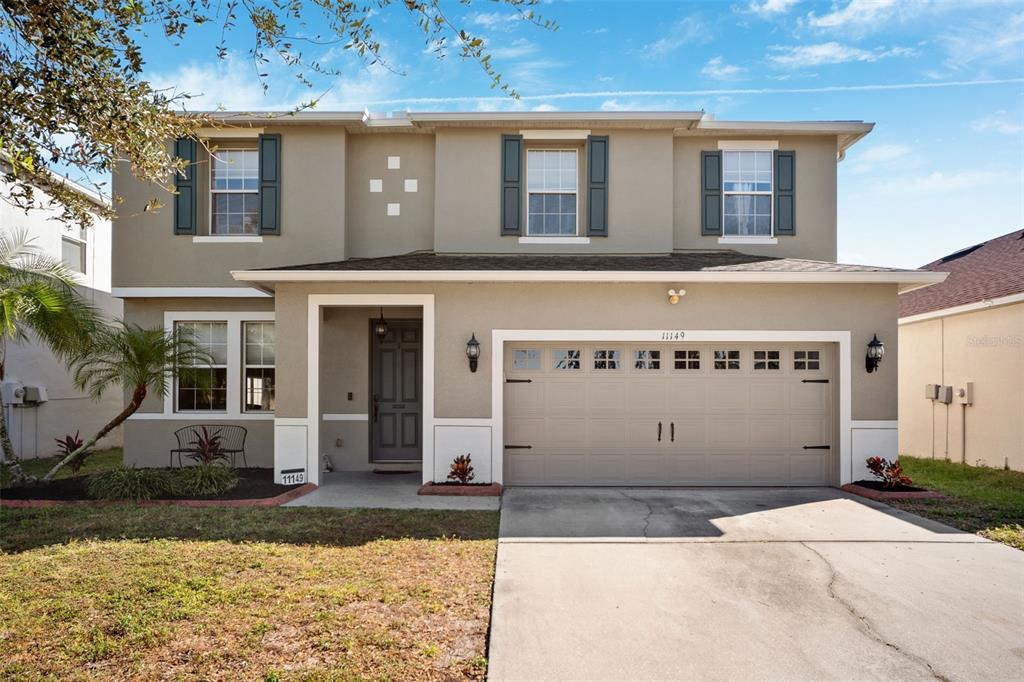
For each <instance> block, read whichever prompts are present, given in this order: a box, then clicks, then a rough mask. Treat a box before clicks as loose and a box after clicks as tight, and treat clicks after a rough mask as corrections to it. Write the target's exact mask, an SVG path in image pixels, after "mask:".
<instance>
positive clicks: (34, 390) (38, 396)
mask: <svg viewBox="0 0 1024 682" xmlns="http://www.w3.org/2000/svg"><path fill="white" fill-rule="evenodd" d="M47 400H49V398H48V397H47V396H46V386H26V387H25V402H26V403H45V402H46V401H47Z"/></svg>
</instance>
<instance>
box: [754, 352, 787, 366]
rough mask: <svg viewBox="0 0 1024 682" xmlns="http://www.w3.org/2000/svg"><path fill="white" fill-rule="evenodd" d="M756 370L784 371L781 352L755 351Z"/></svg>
mask: <svg viewBox="0 0 1024 682" xmlns="http://www.w3.org/2000/svg"><path fill="white" fill-rule="evenodd" d="M754 369H755V370H780V369H782V360H781V359H780V352H779V351H777V350H755V351H754Z"/></svg>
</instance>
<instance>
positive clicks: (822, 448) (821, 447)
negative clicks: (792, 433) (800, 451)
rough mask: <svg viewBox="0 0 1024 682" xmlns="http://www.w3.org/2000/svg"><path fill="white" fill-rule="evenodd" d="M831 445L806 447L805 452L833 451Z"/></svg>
mask: <svg viewBox="0 0 1024 682" xmlns="http://www.w3.org/2000/svg"><path fill="white" fill-rule="evenodd" d="M831 449H832V446H831V445H805V446H804V450H831Z"/></svg>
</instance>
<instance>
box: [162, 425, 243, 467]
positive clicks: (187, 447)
mask: <svg viewBox="0 0 1024 682" xmlns="http://www.w3.org/2000/svg"><path fill="white" fill-rule="evenodd" d="M203 428H205V429H206V431H207V433H210V434H214V433H215V434H217V435H218V436H220V442H221V450H222V452H223V453H224V454H225V455H227V456H228V458H229V459H230V460H231V468H232V469H234V468H235V458H236V457H238V456H239V455H241V456H242V465H243V466H244V467H245V468H247V469H248V468H249V462H248V461H247V460H246V459H245V436H246V434H247V433H248V431H247V430H246V428H245V427H244V426H236V425H234V424H190V425H189V426H185V427H182V428H180V429H178V430H177V431H175V432H174V438H175V440H177V441H178V447H176V448H174V449H173V450H171V456H170V463H169V466H172V467H173V466H174V456H175V455H177V456H178V466H179V467H181V466H182V461H181V456H182V455H183V454H184V455H186V456H187V455H191V454H193V453H195V452H196V446H195V445H193V443H195V442H196V441H197V440H198V439H199V437H200V436H201V435H202V429H203Z"/></svg>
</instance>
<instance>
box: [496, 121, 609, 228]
mask: <svg viewBox="0 0 1024 682" xmlns="http://www.w3.org/2000/svg"><path fill="white" fill-rule="evenodd" d="M522 186H523V136H522V135H502V136H501V235H502V236H511V235H519V234H522V233H523V226H522V215H520V214H521V213H522V205H523V189H522ZM587 236H589V237H607V236H608V138H607V137H606V136H597V135H591V136H589V137H587Z"/></svg>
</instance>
